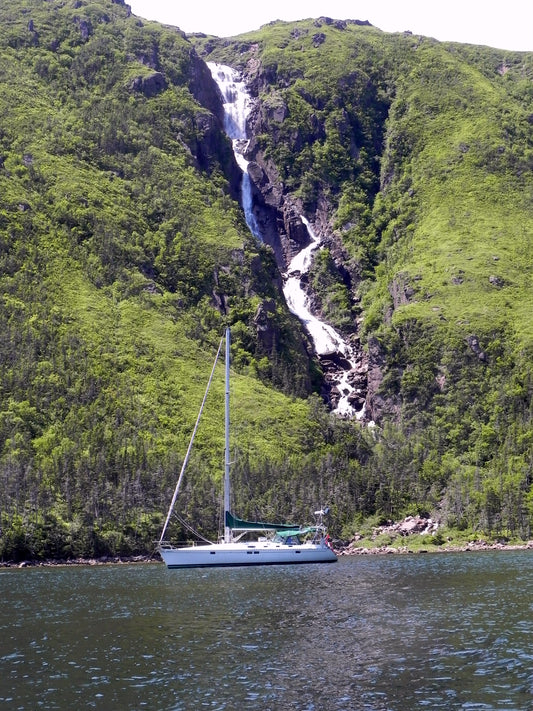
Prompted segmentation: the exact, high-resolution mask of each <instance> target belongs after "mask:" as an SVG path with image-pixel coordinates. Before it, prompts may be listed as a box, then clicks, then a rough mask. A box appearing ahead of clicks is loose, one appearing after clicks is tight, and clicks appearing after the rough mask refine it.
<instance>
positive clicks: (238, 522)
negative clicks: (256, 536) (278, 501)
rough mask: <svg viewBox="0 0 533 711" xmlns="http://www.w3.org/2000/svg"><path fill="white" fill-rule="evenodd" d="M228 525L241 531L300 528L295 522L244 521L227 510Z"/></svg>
mask: <svg viewBox="0 0 533 711" xmlns="http://www.w3.org/2000/svg"><path fill="white" fill-rule="evenodd" d="M226 526H227V527H228V528H233V529H235V530H241V531H292V532H293V535H296V534H295V533H294V532H295V531H298V530H300V528H299V526H297V525H296V524H294V523H264V522H263V521H243V520H242V519H241V518H237V517H236V516H234V515H233V514H232V513H230V512H229V511H226Z"/></svg>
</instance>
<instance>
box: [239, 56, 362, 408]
mask: <svg viewBox="0 0 533 711" xmlns="http://www.w3.org/2000/svg"><path fill="white" fill-rule="evenodd" d="M244 76H245V77H246V79H247V83H248V86H249V87H250V93H251V94H252V95H255V96H256V102H255V105H254V107H253V110H252V112H251V114H250V118H249V126H248V134H249V135H250V136H251V139H250V141H249V144H248V147H247V150H246V153H245V158H246V160H247V161H249V164H248V174H249V176H250V181H251V187H252V192H253V205H254V207H253V212H254V216H255V220H256V223H257V225H258V227H259V229H260V231H261V234H262V237H263V239H264V241H265V243H266V244H268V245H269V246H270V247H271V248H272V249H273V251H274V254H275V257H276V262H277V265H278V269H279V270H280V272H281V273H282V274H286V273H287V268H288V266H289V264H290V262H291V260H292V259H293V257H294V256H295V255H296V254H298V253H299V252H300V251H301V250H302V249H303V248H305V247H306V246H307V245H308V244H309V243H310V236H309V232H308V229H307V227H306V226H305V224H304V223H303V221H302V218H301V215H302V214H303V212H304V208H303V205H302V203H301V200H299V199H297V198H295V196H294V195H293V194H291V193H290V192H289V191H288V190H287V188H286V186H285V185H284V183H283V181H282V179H281V178H280V175H279V172H278V170H277V167H276V165H275V164H274V162H273V161H272V160H270V159H269V158H268V156H267V155H265V153H264V151H263V150H262V149H261V147H260V143H259V141H258V140H257V138H256V137H257V136H259V135H261V134H262V133H264V132H270V133H275V132H276V130H277V128H278V127H279V125H280V124H282V123H283V121H284V120H285V119H286V117H287V107H286V106H285V105H284V104H283V102H282V101H278V102H277V103H276V102H274V104H265V102H263V101H261V100H260V99H259V98H258V97H259V90H260V89H261V88H262V87H265V86H267V85H268V84H269V83H270V82H274V81H275V77H270V76H269V75H268V73H267V72H265V71H263V69H262V67H261V64H260V62H258V61H257V59H256V58H255V56H254V54H253V52H252V55H251V59H250V60H249V61H248V64H247V66H246V68H245V70H244ZM314 130H315V132H316V138H317V139H318V138H319V137H320V136H321V135H323V133H324V127H323V126H322V125H321V124H320V123H319V122H318V120H317V121H316V123H315V126H314ZM332 213H333V207H332V205H331V204H330V203H329V201H328V200H327V199H326V197H324V196H322V195H321V196H319V197H318V198H317V200H316V203H315V205H314V213H313V214H309V212H308V214H307V215H306V217H307V218H309V219H310V221H311V222H312V223H313V225H314V229H315V233H316V234H317V235H318V236H319V239H320V241H321V244H323V245H324V246H326V247H328V249H329V251H330V253H331V255H332V257H333V259H334V261H335V265H336V267H337V270H338V272H339V273H340V274H341V275H342V278H343V280H344V282H345V284H346V286H347V287H348V289H349V291H350V293H351V294H352V298H353V300H354V303H355V302H356V300H357V296H356V293H355V286H356V284H357V282H358V279H357V274H356V273H352V272H351V271H350V268H349V267H347V264H348V258H347V254H346V253H345V250H344V249H343V246H342V242H341V240H340V238H339V236H338V235H336V233H335V231H334V229H333V226H332ZM301 284H302V287H303V288H304V290H305V291H306V292H307V295H308V297H309V300H310V303H311V305H313V304H314V307H315V308H314V311H315V315H317V316H318V317H320V318H322V314H321V312H320V301H319V299H317V298H316V296H315V295H314V294H313V293H312V287H311V284H310V283H309V280H307V279H305V278H303V279H302V281H301ZM263 317H264V313H263V312H262V313H261V314H258V319H256V320H257V325H258V329H259V330H261V331H262V336H263V337H264V336H265V333H264V325H263V326H261V328H259V324H264V322H265V319H264V318H263ZM344 335H345V337H346V338H347V339H348V340H349V343H350V349H351V351H352V352H353V357H352V359H351V360H352V363H351V364H350V363H349V362H348V361H347V360H346V357H345V355H344V354H342V353H328V354H327V355H325V356H319V360H320V363H321V366H322V370H323V373H324V380H323V386H322V395H323V397H324V399H325V400H326V401H327V402H329V404H330V406H331V407H332V409H335V408H336V407H337V405H338V403H339V400H340V398H341V397H342V396H343V395H345V394H346V392H348V390H346V391H343V387H348V388H349V390H350V391H351V394H350V396H349V402H350V406H351V407H352V408H353V409H354V411H355V412H358V413H364V412H365V408H366V410H367V413H366V418H367V419H372V416H373V414H372V410H371V408H370V407H369V405H370V404H371V403H372V402H373V400H372V399H370V400H367V391H368V385H367V370H368V357H367V354H366V352H365V351H364V350H363V348H362V345H361V342H360V340H359V336H358V322H357V321H356V320H355V319H354V322H353V323H352V325H351V327H350V328H348V329H346V333H345V334H344ZM267 339H268V336H267ZM347 371H349V374H348V376H347V378H346V380H345V385H344V386H342V385H341V384H340V381H339V373H340V372H347ZM352 388H353V391H352Z"/></svg>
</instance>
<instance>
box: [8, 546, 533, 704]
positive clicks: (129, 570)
mask: <svg viewBox="0 0 533 711" xmlns="http://www.w3.org/2000/svg"><path fill="white" fill-rule="evenodd" d="M0 595H1V607H0V709H4V708H5V709H9V711H11V710H15V709H28V710H30V711H34V710H35V709H60V710H61V711H67V710H68V711H71V710H77V709H89V708H97V709H106V710H107V709H110V710H111V709H113V710H114V709H117V710H122V709H128V710H129V709H150V711H159V710H161V711H163V710H164V711H171V710H182V709H185V710H187V711H188V710H191V711H193V710H194V711H195V710H196V709H217V710H222V709H227V710H228V711H230V710H231V711H233V710H234V709H254V710H255V709H260V710H261V711H268V710H271V711H278V710H279V711H282V710H285V709H298V710H301V711H304V710H305V711H337V710H341V709H342V710H345V711H363V710H365V711H367V710H368V711H385V710H387V711H388V710H390V711H412V710H413V709H429V710H432V709H447V710H452V711H453V710H455V709H468V710H476V711H477V710H479V709H481V710H483V711H486V710H489V709H490V710H492V709H515V710H517V711H533V553H532V552H530V551H517V552H498V551H494V552H483V553H463V554H432V555H418V556H415V555H413V556H371V557H356V558H344V559H341V560H340V561H339V562H338V563H337V564H334V565H305V566H280V567H267V568H249V569H246V568H235V569H211V570H185V571H183V570H182V571H179V570H174V571H168V570H166V568H165V567H164V566H163V565H162V564H149V565H124V566H110V567H107V566H106V567H82V568H76V567H64V568H29V569H21V570H1V571H0Z"/></svg>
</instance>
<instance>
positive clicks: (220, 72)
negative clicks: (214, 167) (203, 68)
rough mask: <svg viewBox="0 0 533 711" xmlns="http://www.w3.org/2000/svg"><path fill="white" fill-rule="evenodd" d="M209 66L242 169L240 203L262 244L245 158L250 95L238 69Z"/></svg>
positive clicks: (226, 130) (250, 225)
mask: <svg viewBox="0 0 533 711" xmlns="http://www.w3.org/2000/svg"><path fill="white" fill-rule="evenodd" d="M207 66H208V67H209V70H210V72H211V76H212V77H213V79H214V80H215V82H216V83H217V85H218V88H219V89H220V93H221V94H222V100H223V104H224V130H225V132H226V134H227V135H228V137H229V138H230V139H231V142H232V145H233V153H234V154H235V160H236V161H237V164H238V166H239V168H240V169H241V170H242V185H241V204H242V209H243V210H244V217H245V219H246V224H247V225H248V228H249V230H250V232H251V233H252V234H253V236H254V237H255V238H256V239H258V240H259V241H260V242H262V241H263V239H262V236H261V231H260V229H259V227H258V225H257V221H256V219H255V215H254V213H253V211H252V206H253V200H252V185H251V182H250V176H249V175H248V163H249V161H247V160H246V158H245V153H246V150H247V149H248V145H249V143H250V141H249V140H248V137H247V135H246V121H247V119H248V115H249V113H250V109H251V108H252V102H251V99H250V95H249V94H248V91H247V89H246V86H245V84H244V82H243V81H242V79H240V78H239V74H238V72H236V71H235V69H232V68H231V67H227V66H225V65H224V64H218V63H217V62H207Z"/></svg>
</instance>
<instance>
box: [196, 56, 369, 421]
mask: <svg viewBox="0 0 533 711" xmlns="http://www.w3.org/2000/svg"><path fill="white" fill-rule="evenodd" d="M208 66H209V68H210V70H211V73H212V75H213V78H214V79H215V81H216V82H217V84H218V86H219V89H220V91H221V94H222V100H223V104H224V110H225V117H224V127H225V130H226V133H227V134H228V136H229V137H230V138H231V139H232V143H233V148H234V153H235V157H236V160H237V163H238V164H239V166H240V168H241V170H242V171H243V179H242V191H241V204H242V206H243V209H244V212H245V216H246V221H247V224H248V226H249V229H250V231H251V232H252V234H253V235H254V236H255V237H256V238H257V239H259V240H262V241H264V242H265V243H267V244H269V245H270V246H271V247H272V248H273V250H274V253H275V255H276V260H277V264H278V268H279V270H280V272H281V274H282V275H283V280H284V288H283V292H284V295H285V299H286V301H287V305H288V307H289V309H290V310H291V311H292V312H293V313H294V314H295V315H296V316H297V317H298V318H299V319H300V320H301V322H302V324H303V326H304V328H305V330H306V331H307V333H308V335H309V337H310V340H311V342H312V343H313V347H314V352H315V354H316V356H317V358H318V359H319V361H320V363H321V366H322V369H323V372H324V384H323V388H322V395H323V397H324V399H325V400H326V401H328V403H329V404H330V407H331V409H332V410H333V411H334V412H335V413H336V414H338V415H341V416H346V417H354V416H355V417H357V418H358V419H363V418H364V417H365V411H366V403H365V401H366V395H367V387H366V386H367V381H366V372H367V360H366V357H365V354H364V352H363V350H362V348H361V345H360V341H359V339H358V337H357V324H355V323H354V328H353V330H352V332H351V333H348V334H341V333H339V332H336V331H335V329H333V328H332V327H331V326H330V325H329V324H327V323H325V322H324V320H323V319H322V315H321V314H320V313H319V312H318V313H317V312H316V309H315V305H316V303H317V299H316V298H315V296H314V294H313V293H312V290H311V288H310V284H309V280H308V279H307V272H308V270H309V268H310V266H311V264H312V260H313V255H314V253H315V251H316V250H318V249H321V248H322V247H323V243H324V242H325V241H326V240H327V241H328V242H329V243H331V242H332V240H333V239H334V238H333V236H332V235H331V234H329V233H326V234H324V233H323V232H319V231H318V229H315V228H314V227H313V225H312V224H311V222H310V221H308V219H306V217H305V216H304V215H303V213H302V207H301V205H300V204H299V202H298V201H297V200H295V199H294V198H293V197H292V196H291V195H290V194H288V193H287V192H286V191H285V189H284V187H283V185H282V183H281V181H280V180H279V178H278V176H277V172H276V171H275V169H274V167H273V166H272V165H271V164H270V163H269V162H268V161H267V160H265V157H264V155H263V154H262V153H261V151H260V150H259V149H258V146H257V142H256V141H255V140H254V125H255V122H254V120H253V116H255V117H257V116H258V115H260V112H259V111H258V110H257V109H258V106H257V104H258V100H252V98H251V96H250V94H249V91H248V88H247V86H246V82H245V78H244V77H242V76H240V75H238V74H237V73H236V72H234V71H233V70H231V69H230V68H229V67H225V66H224V65H217V64H215V63H209V64H208ZM325 208H326V209H327V206H325ZM325 212H326V210H323V211H322V212H321V213H319V211H318V210H317V213H316V214H315V215H312V216H309V217H311V219H314V220H315V221H316V225H317V226H318V225H319V224H321V225H322V224H324V222H325V224H326V230H327V220H325V214H324V213H325Z"/></svg>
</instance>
